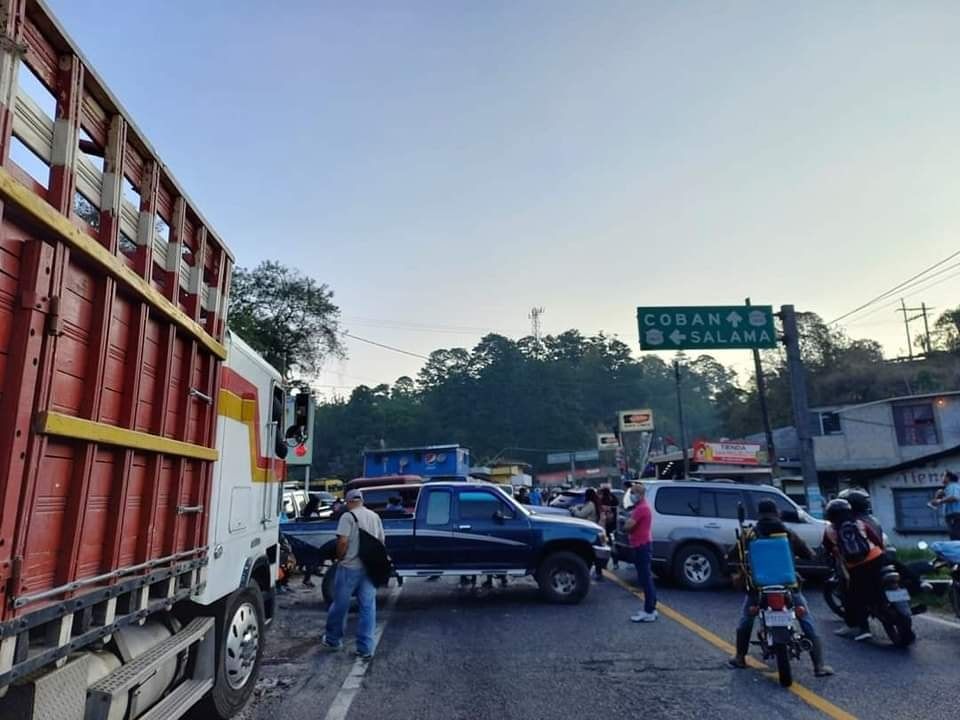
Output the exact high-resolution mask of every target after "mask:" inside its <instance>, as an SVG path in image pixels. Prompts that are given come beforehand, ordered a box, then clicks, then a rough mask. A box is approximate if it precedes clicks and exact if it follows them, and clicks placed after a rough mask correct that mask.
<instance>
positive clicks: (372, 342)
mask: <svg viewBox="0 0 960 720" xmlns="http://www.w3.org/2000/svg"><path fill="white" fill-rule="evenodd" d="M344 337H348V338H350V339H352V340H358V341H360V342H362V343H367V344H368V345H374V346H376V347H378V348H383V349H384V350H391V351H393V352H395V353H400V354H401V355H409V356H410V357H415V358H420V359H421V360H429V359H430V358H428V357H427V356H426V355H421V354H420V353H415V352H410V351H409V350H401V349H400V348H398V347H393V346H392V345H384V344H383V343H378V342H376V341H375V340H368V339H367V338H362V337H359V336H357V335H353V334H351V333H348V332H345V333H344Z"/></svg>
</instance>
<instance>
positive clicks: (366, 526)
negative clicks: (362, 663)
mask: <svg viewBox="0 0 960 720" xmlns="http://www.w3.org/2000/svg"><path fill="white" fill-rule="evenodd" d="M346 500H347V509H346V512H344V513H343V515H341V516H340V522H339V524H338V525H337V558H338V559H339V560H340V564H339V566H338V567H337V575H336V578H335V579H334V583H333V603H332V604H331V605H330V610H329V611H328V612H327V627H326V630H325V632H324V635H323V638H322V639H321V644H322V645H323V646H324V647H325V648H326V649H328V650H339V649H341V648H342V647H343V635H344V632H345V631H346V625H347V612H348V611H349V610H350V602H351V600H352V598H353V597H354V595H356V597H357V602H358V603H359V614H358V616H357V655H358V656H359V657H360V658H362V659H364V660H369V659H370V658H372V657H373V649H374V648H373V638H374V630H376V627H377V588H376V587H375V586H374V584H373V583H372V582H371V581H370V578H369V577H367V571H366V570H365V569H364V567H363V562H362V561H361V560H360V557H359V552H360V530H365V531H366V532H368V533H370V534H371V535H373V536H374V537H375V538H377V539H379V540H380V542H384V533H383V523H382V522H381V521H380V516H379V515H377V514H376V513H375V512H373V511H371V510H368V509H367V508H365V507H364V506H363V494H362V493H361V492H360V491H359V490H351V491H350V492H348V493H347V498H346Z"/></svg>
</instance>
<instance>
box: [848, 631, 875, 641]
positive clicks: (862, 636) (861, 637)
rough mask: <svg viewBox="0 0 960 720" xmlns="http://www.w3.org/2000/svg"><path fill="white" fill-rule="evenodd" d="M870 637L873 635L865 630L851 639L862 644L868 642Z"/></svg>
mask: <svg viewBox="0 0 960 720" xmlns="http://www.w3.org/2000/svg"><path fill="white" fill-rule="evenodd" d="M872 637H873V633H872V632H870V631H869V630H866V631H864V632H862V633H860V634H858V635H857V636H856V637H855V638H853V639H854V640H856V641H857V642H863V641H864V640H870V639H871V638H872Z"/></svg>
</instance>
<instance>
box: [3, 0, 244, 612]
mask: <svg viewBox="0 0 960 720" xmlns="http://www.w3.org/2000/svg"><path fill="white" fill-rule="evenodd" d="M23 8H26V13H27V16H28V17H30V18H33V20H31V21H30V22H25V23H22V22H21V15H20V14H18V12H20V11H21V10H22V9H23ZM4 9H7V10H9V13H8V14H7V17H8V22H7V23H6V25H5V27H4V28H3V29H2V30H0V32H2V33H4V38H3V39H5V40H6V41H7V47H13V46H15V43H18V42H25V43H26V46H27V49H26V52H25V53H24V54H23V55H22V56H21V57H22V58H23V59H24V61H25V62H27V64H28V65H30V66H31V67H32V68H33V69H34V71H35V72H36V74H37V75H38V76H39V77H40V78H41V79H42V80H43V82H44V83H46V84H47V85H48V86H49V87H50V89H51V92H52V93H53V94H54V96H55V97H56V98H57V100H58V102H57V120H58V123H57V147H56V148H55V152H54V160H55V162H54V166H53V167H52V169H51V177H50V191H49V192H47V190H46V189H45V188H43V187H41V186H40V185H39V184H38V183H35V182H34V181H32V180H28V179H27V178H26V177H25V176H24V175H23V174H22V173H17V171H16V168H15V167H14V166H13V164H12V163H8V162H6V158H7V157H8V151H9V142H10V132H11V128H12V122H11V115H10V112H9V110H10V107H9V106H10V97H6V98H0V148H2V153H3V155H2V157H3V158H5V161H4V163H3V164H4V166H5V167H8V168H10V171H11V173H14V174H15V175H16V177H18V178H23V180H24V185H25V186H26V187H27V188H28V189H31V190H33V191H34V192H35V193H36V194H37V195H38V196H40V197H42V198H44V199H45V200H47V201H49V202H51V204H52V205H53V207H54V209H55V210H57V211H59V212H60V213H61V214H62V215H63V216H64V217H68V218H70V217H71V215H72V207H73V199H74V182H75V180H74V170H73V167H74V160H75V155H76V152H77V149H76V148H77V142H76V141H77V135H78V132H79V128H80V126H81V125H82V126H83V127H84V128H85V129H86V131H87V133H88V135H89V136H90V137H91V138H92V139H93V141H94V143H95V144H96V145H97V146H98V147H104V148H105V150H104V155H105V158H104V166H105V170H106V174H107V178H109V176H110V175H111V174H113V175H114V176H115V177H119V176H121V175H126V176H127V177H128V178H129V179H130V180H131V181H132V183H133V185H134V186H135V187H136V188H137V189H138V192H139V193H140V195H141V203H140V208H139V210H140V213H141V223H142V224H141V227H142V228H144V229H145V230H147V232H143V233H142V235H141V236H140V237H138V238H137V240H138V241H139V242H140V244H141V246H142V248H143V249H142V252H141V257H140V262H139V263H138V264H137V269H138V271H139V272H140V274H141V276H142V277H143V278H144V279H145V280H146V281H147V282H148V283H149V282H150V280H151V276H152V274H153V271H154V269H155V264H154V262H153V260H152V253H151V252H150V247H151V244H152V240H153V235H152V231H150V230H149V227H148V226H149V224H150V223H151V222H152V221H153V220H154V218H155V217H156V216H157V215H158V214H159V215H160V216H161V217H163V218H164V220H165V221H167V220H169V224H170V227H171V236H170V239H171V241H173V242H175V243H176V242H182V243H183V245H184V247H185V248H187V252H186V258H187V261H188V263H189V264H190V265H191V266H197V267H198V269H199V271H200V275H201V277H200V279H201V282H202V283H205V284H207V285H209V286H211V288H212V289H213V291H214V293H215V295H214V296H213V297H215V298H217V300H218V303H219V305H218V307H221V308H222V307H223V306H224V303H225V299H226V297H227V292H228V284H229V272H230V258H229V254H228V253H227V251H226V250H225V248H224V246H223V244H222V243H221V242H220V240H219V239H218V238H217V237H216V235H215V234H214V233H212V232H210V231H209V229H208V228H207V226H206V223H205V221H204V220H203V218H202V216H201V215H200V214H199V212H198V211H197V210H196V208H194V207H193V206H192V205H191V204H190V202H189V200H187V199H186V198H185V196H184V195H183V192H182V190H181V189H180V187H179V185H178V184H177V183H176V180H175V179H174V178H172V176H170V175H169V174H168V173H167V172H166V171H165V170H164V169H163V165H162V163H161V162H160V161H159V159H158V158H157V157H156V156H155V155H154V153H153V151H152V150H151V149H150V148H149V146H148V145H147V144H146V143H145V142H144V140H143V139H142V138H141V137H139V135H138V134H137V132H136V130H135V129H134V128H133V126H132V125H131V124H130V123H128V122H127V120H126V119H125V118H124V117H123V111H122V109H121V108H120V107H119V106H118V105H117V104H116V101H115V100H114V99H113V98H112V96H111V95H110V94H109V93H108V92H107V91H106V89H105V88H103V87H102V86H101V85H100V82H99V80H98V79H97V78H96V76H95V75H94V74H93V73H91V72H88V69H87V68H85V67H84V65H83V62H82V60H81V59H80V58H79V56H78V55H77V54H76V53H75V52H74V50H73V48H72V46H71V44H70V42H69V40H68V39H67V38H65V37H63V36H62V35H60V33H59V30H57V26H56V24H55V23H52V22H49V21H47V19H46V18H45V14H46V10H45V9H44V8H43V6H42V5H40V4H38V3H37V2H36V0H0V15H2V14H3V10H4ZM0 57H2V58H4V60H3V62H7V63H8V65H7V66H6V67H7V69H9V68H10V67H13V66H11V65H10V64H9V63H10V62H13V63H15V62H16V57H15V56H14V55H12V54H10V53H6V54H3V53H0ZM2 70H3V68H0V71H2ZM121 169H122V170H121ZM118 171H119V172H118ZM7 180H9V178H7ZM7 187H9V186H7ZM4 195H5V196H6V197H10V198H15V199H16V202H18V203H19V204H20V206H21V208H20V209H11V208H9V207H5V206H4V205H3V204H0V378H2V382H3V384H2V386H0V413H2V414H0V416H2V417H3V418H4V423H3V425H2V426H0V618H2V619H8V618H10V617H14V616H17V615H22V614H25V613H29V612H32V611H33V610H34V609H37V608H38V607H43V606H44V604H45V603H55V602H59V601H60V600H61V599H63V598H65V597H67V596H68V593H67V592H65V591H64V588H65V587H66V585H67V583H69V582H72V581H74V580H77V579H81V578H83V577H89V576H91V575H97V574H100V573H102V572H104V571H107V570H111V569H118V568H121V567H124V566H128V565H130V564H131V563H139V562H143V561H144V560H147V559H151V558H157V557H160V556H162V555H165V554H168V553H169V552H171V551H173V550H192V549H195V548H198V547H201V545H200V543H202V542H204V541H205V537H204V536H205V533H206V529H207V523H208V520H209V517H208V514H207V513H203V514H195V515H178V514H177V506H178V505H181V504H186V505H203V506H204V507H205V508H208V505H209V491H210V482H211V472H212V465H213V464H212V463H211V462H209V461H200V460H195V459H183V458H173V457H167V456H164V455H162V454H160V453H157V452H144V451H140V450H133V449H125V448H122V447H116V446H112V445H111V446H107V445H100V446H98V445H97V444H95V443H90V442H87V441H84V440H78V439H69V438H63V437H59V436H56V435H44V434H39V433H37V432H35V431H34V430H33V427H34V425H33V421H34V420H35V419H36V418H37V416H38V414H40V413H44V412H47V411H50V410H56V411H60V412H63V413H66V414H69V415H73V416H77V417H81V418H84V419H88V420H92V421H95V422H100V423H103V424H105V425H110V426H116V427H118V428H125V429H134V428H135V429H138V430H141V431H143V432H149V433H156V434H159V435H161V436H163V437H171V438H177V439H184V440H188V441H192V442H195V443H200V444H205V445H207V446H211V445H212V444H213V442H214V440H215V420H216V412H215V406H211V404H210V403H207V402H204V401H202V400H200V399H198V398H191V396H190V394H189V391H190V388H191V387H195V388H196V389H197V390H199V391H200V392H201V393H202V394H204V395H207V396H211V397H213V398H216V397H217V383H218V377H219V375H220V372H221V363H220V361H219V360H218V359H217V358H216V357H215V355H214V354H213V353H212V352H211V350H210V349H209V343H207V344H203V343H200V342H198V340H197V338H196V335H195V331H194V330H192V329H191V327H189V326H185V325H184V324H183V323H182V322H181V323H180V325H177V324H175V323H174V321H173V320H172V319H171V318H170V315H169V312H168V311H164V310H163V307H162V306H163V303H162V302H159V303H158V302H157V301H156V300H152V299H151V300H149V301H148V300H145V299H144V296H143V295H142V294H136V293H134V292H133V291H132V290H131V288H130V285H131V284H133V285H135V284H136V283H131V281H130V280H128V279H124V277H123V275H122V274H118V275H116V276H115V277H110V276H107V275H106V274H105V273H104V272H103V270H102V269H101V268H100V266H96V265H94V264H93V263H92V262H91V260H90V259H89V258H88V257H87V256H86V254H85V253H86V252H88V250H86V249H85V248H84V246H83V244H82V243H80V242H77V241H76V240H74V239H72V238H73V236H72V235H71V234H70V233H69V232H64V231H57V230H56V227H55V224H53V225H51V224H49V223H47V227H46V229H45V230H44V234H43V238H44V240H40V239H39V238H38V237H37V236H35V234H34V233H33V232H32V231H31V230H30V228H31V227H32V224H31V223H37V222H41V223H42V222H44V221H43V212H39V211H38V209H37V208H36V207H33V206H32V203H30V202H27V200H25V199H23V198H22V197H18V192H13V191H11V190H9V189H7V190H4ZM120 197H121V188H120V186H119V184H113V185H111V184H110V183H109V182H107V183H106V184H105V187H104V197H103V201H102V203H101V205H102V207H101V222H100V231H99V238H98V239H99V240H100V243H101V244H102V245H103V246H104V247H106V248H107V249H108V250H109V251H111V252H113V253H116V252H117V244H118V236H119V222H118V217H119V214H118V213H119V202H120ZM30 218H33V220H30ZM72 219H73V220H74V221H75V222H76V223H79V222H80V221H79V219H76V218H72ZM82 229H83V230H84V231H85V232H91V230H90V229H89V228H82ZM125 259H126V258H125ZM178 259H179V258H178ZM170 265H171V267H170V268H169V270H168V268H167V267H166V265H165V266H164V267H162V268H161V267H159V265H158V266H157V267H156V269H157V270H159V271H160V272H159V273H158V284H157V286H158V287H163V289H164V292H165V293H166V294H167V296H168V297H169V299H170V300H172V301H173V302H174V303H176V304H180V303H184V304H185V305H186V306H187V307H188V308H189V312H190V315H191V316H192V317H193V318H195V319H197V320H199V321H201V322H203V323H205V324H206V326H207V327H208V328H209V329H210V330H211V331H212V333H211V334H214V335H215V336H216V337H217V338H222V336H223V329H224V328H223V317H222V315H223V313H222V312H221V313H216V312H213V311H210V310H209V309H208V308H203V307H202V306H201V302H200V297H201V295H200V294H199V293H195V292H188V293H186V294H181V292H180V286H181V283H180V276H179V272H177V270H178V268H177V267H176V263H171V264H170ZM168 273H169V274H168ZM161 277H162V278H163V280H162V281H161ZM167 279H169V280H170V282H169V283H166V284H165V282H166V280H167ZM214 286H215V287H214ZM194 289H195V284H191V286H190V287H189V288H188V290H190V291H192V290H194ZM152 303H156V305H153V304H152ZM117 438H122V435H117V436H116V437H115V438H114V439H113V440H112V441H116V439H117ZM121 441H122V440H121ZM208 511H209V510H208ZM7 580H12V582H10V583H9V584H8V583H7V582H6V581H7ZM52 588H60V593H61V594H60V595H59V596H56V597H51V598H50V599H49V600H44V601H42V602H34V603H31V604H30V605H28V606H27V607H26V608H24V609H20V610H17V611H16V612H14V610H13V608H12V606H11V605H10V604H9V602H10V599H11V598H15V597H19V596H22V595H24V594H29V593H33V592H39V591H44V590H48V589H52Z"/></svg>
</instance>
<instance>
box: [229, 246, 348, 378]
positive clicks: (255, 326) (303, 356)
mask: <svg viewBox="0 0 960 720" xmlns="http://www.w3.org/2000/svg"><path fill="white" fill-rule="evenodd" d="M229 320H230V327H231V329H233V330H235V331H236V332H237V334H238V335H239V336H240V337H242V338H243V339H244V340H245V341H246V342H247V343H249V344H250V345H251V346H252V347H253V348H254V349H255V350H256V351H257V352H259V353H260V354H261V355H263V356H264V358H266V360H267V362H269V363H270V364H271V365H273V366H274V367H275V368H277V369H278V370H281V371H283V372H284V374H285V375H287V376H288V377H289V376H291V375H293V374H297V375H300V376H303V377H311V376H315V375H316V374H317V373H318V372H319V370H320V367H321V365H322V363H323V360H324V359H325V358H326V357H328V356H330V355H333V356H337V357H342V356H343V355H344V348H343V344H342V341H341V339H340V308H338V307H337V306H336V305H334V303H333V291H332V290H330V288H329V287H327V286H326V285H324V284H320V283H318V282H317V281H315V280H314V279H313V278H309V277H307V276H305V275H303V274H301V273H300V272H298V271H296V270H292V269H290V268H288V267H284V266H283V265H281V264H280V263H276V262H270V261H267V262H262V263H260V264H259V265H258V266H257V267H256V268H254V269H253V270H246V269H245V268H239V267H238V268H236V269H235V270H234V272H233V278H232V283H231V290H230V314H229Z"/></svg>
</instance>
